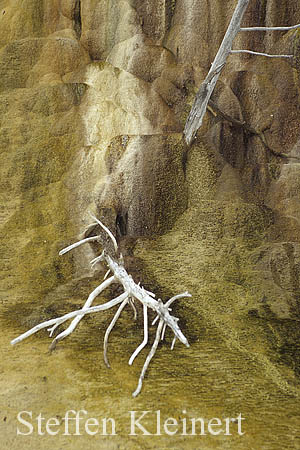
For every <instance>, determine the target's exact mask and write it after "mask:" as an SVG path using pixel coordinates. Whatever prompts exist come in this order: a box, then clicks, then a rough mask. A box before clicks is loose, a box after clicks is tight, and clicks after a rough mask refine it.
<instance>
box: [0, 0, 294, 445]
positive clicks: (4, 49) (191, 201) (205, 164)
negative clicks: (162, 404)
mask: <svg viewBox="0 0 300 450" xmlns="http://www.w3.org/2000/svg"><path fill="white" fill-rule="evenodd" d="M235 5H236V1H235V0H227V1H224V0H209V1H203V0H199V1H194V0H177V1H176V0H164V1H163V0H144V1H137V0H122V1H118V2H117V1H112V0H82V1H80V0H66V1H64V0H26V2H25V1H22V0H14V1H13V0H0V149H1V153H0V158H1V162H0V180H1V181H0V205H1V210H0V230H1V236H0V249H1V250H0V251H1V255H2V268H1V278H0V289H1V291H2V292H3V305H4V306H3V308H4V309H5V311H6V310H10V309H11V314H12V311H13V310H14V311H17V308H18V307H21V306H20V305H22V304H23V302H25V303H26V302H29V305H28V306H27V310H26V311H27V316H28V318H27V319H26V320H25V322H26V321H27V322H26V324H27V325H28V324H32V323H33V322H34V323H36V322H38V321H40V320H38V313H37V312H35V313H34V314H35V315H32V311H33V310H35V309H36V308H37V305H39V302H40V301H41V300H40V299H41V297H42V298H44V299H45V300H44V301H45V302H46V303H45V305H46V306H47V304H48V303H51V302H52V301H53V298H55V297H56V296H58V297H59V295H61V296H62V297H61V298H62V299H63V298H65V297H66V296H68V295H70V294H66V292H71V291H70V289H71V288H70V286H71V284H70V283H71V280H72V279H73V278H74V277H75V278H77V280H80V279H81V280H82V279H84V280H85V282H87V281H86V278H85V277H87V276H88V273H89V272H87V271H86V269H85V266H86V263H87V261H88V260H89V259H90V257H91V255H92V253H93V250H92V249H84V250H78V252H76V253H75V254H74V257H71V256H70V258H69V259H68V258H65V259H62V258H59V257H58V250H59V249H61V248H62V247H63V246H65V245H67V244H68V243H69V242H70V241H72V240H73V239H74V240H75V239H76V238H77V237H78V234H79V233H80V232H81V230H84V229H86V230H87V231H86V233H87V234H88V233H90V231H91V230H90V229H87V226H88V224H89V223H90V218H89V215H88V211H89V210H92V211H93V212H94V213H95V214H98V215H99V216H100V217H102V219H103V221H104V222H106V223H107V224H108V225H109V226H110V228H111V229H112V230H113V231H114V233H115V234H116V235H117V237H118V239H119V240H121V241H122V246H123V247H124V251H125V252H126V251H127V250H128V248H129V247H130V250H128V258H127V262H128V264H129V265H130V267H129V270H130V269H131V270H132V272H133V274H135V275H137V276H138V277H140V278H141V279H142V280H143V279H144V280H146V282H147V283H148V284H149V286H150V287H151V285H152V284H154V285H155V286H156V287H158V288H159V289H161V292H162V295H163V293H164V292H168V293H169V292H170V291H171V292H177V291H178V290H182V287H183V286H184V288H186V289H188V290H189V291H191V293H192V294H193V301H192V302H191V303H190V306H189V307H187V306H186V307H185V309H184V314H185V320H186V322H188V321H189V320H191V321H192V317H191V316H194V315H195V316H194V317H198V318H199V320H202V321H203V323H204V325H203V326H207V327H208V328H211V329H212V330H217V331H216V333H217V337H219V338H220V339H221V340H223V341H222V342H224V343H225V344H218V343H217V344H216V343H213V344H212V343H209V339H208V337H207V343H208V345H212V346H214V345H216V348H215V350H212V354H216V355H219V356H220V355H221V354H222V352H224V351H225V350H224V348H226V349H227V350H226V352H227V351H228V352H233V354H232V355H233V356H232V361H233V362H232V364H231V362H230V363H229V362H228V361H227V362H226V364H227V363H228V367H227V370H228V371H229V373H231V372H230V370H231V368H232V366H234V364H236V365H237V366H236V367H238V368H239V373H240V374H244V375H245V377H246V378H247V373H248V370H250V369H249V366H248V364H249V365H251V364H252V362H249V361H250V360H251V361H255V363H253V364H255V370H254V369H253V370H254V372H255V374H256V375H255V376H254V375H253V380H255V379H256V378H255V377H256V376H257V377H258V378H257V383H259V382H260V381H259V380H263V379H264V377H267V379H268V380H270V383H271V384H272V386H275V387H274V389H275V390H277V391H276V392H278V396H279V397H280V395H281V394H280V393H282V392H289V393H290V394H291V395H296V394H295V393H296V391H297V387H296V386H297V379H296V376H297V375H299V352H297V351H296V350H295V348H296V343H297V340H298V338H299V336H298V334H297V333H298V332H297V329H296V327H295V326H294V325H293V326H291V324H294V323H296V321H298V320H299V317H300V316H299V314H300V285H299V274H300V247H299V245H300V212H299V211H300V165H299V162H300V151H299V149H300V141H299V136H300V112H299V111H300V110H299V92H300V81H299V70H300V64H299V58H300V44H299V42H300V41H299V39H300V32H299V31H290V32H287V33H286V32H276V33H274V32H267V33H262V32H256V33H254V32H251V33H244V34H239V35H238V37H237V39H236V41H235V48H236V49H238V48H248V49H252V50H257V51H264V52H269V53H291V54H293V55H294V59H293V61H292V62H287V61H286V60H266V59H260V58H258V57H251V56H231V57H230V58H229V61H228V64H227V67H226V68H225V70H224V72H223V74H222V76H221V78H220V82H219V83H218V85H217V88H216V90H215V93H214V97H213V101H214V102H215V103H216V104H217V105H218V107H219V108H220V109H221V110H222V111H224V112H225V113H226V114H228V115H230V116H232V117H233V118H236V119H239V120H241V121H245V123H246V124H247V125H249V126H250V127H252V128H254V129H255V130H257V133H258V134H259V133H263V136H264V138H265V142H266V143H267V146H266V145H264V144H263V142H262V140H261V139H260V137H259V136H258V135H254V134H251V133H249V132H247V130H246V129H243V128H238V127H236V126H234V125H233V124H232V123H230V122H228V121H224V120H223V119H222V118H220V117H218V116H214V115H213V114H211V113H210V112H207V115H206V119H205V121H204V125H203V128H202V129H201V130H200V131H199V133H198V137H197V140H196V141H195V143H194V145H193V147H192V148H190V149H187V148H186V147H185V145H184V143H183V140H182V130H183V125H184V123H185V120H186V117H187V114H188V112H189V109H190V107H191V105H192V102H193V99H194V96H195V93H196V91H197V88H198V86H199V85H200V83H201V81H202V80H203V78H204V77H205V75H206V73H207V71H208V68H209V66H210V63H211V62H212V60H213V58H214V56H215V54H216V51H217V49H218V46H219V44H220V41H221V39H222V37H223V35H224V32H225V30H226V27H227V24H228V22H229V19H230V17H231V15H232V13H233V10H234V7H235ZM299 22H300V8H299V5H298V2H297V1H296V0H286V1H284V0H281V1H277V0H266V1H260V0H252V2H250V6H249V10H248V11H247V13H246V16H245V19H244V25H248V26H254V25H256V26H259V25H260V26H263V25H269V26H271V25H273V26H276V25H277V26H279V25H293V24H295V23H299ZM282 154H284V155H285V156H282ZM145 237H147V238H151V240H150V241H148V240H147V239H145ZM127 244H128V245H127ZM134 245H135V248H134ZM126 248H127V250H126ZM68 283H69V284H68ZM76 286H77V285H76ZM73 288H74V286H73ZM88 290H89V289H88V288H86V290H84V288H81V291H80V292H81V295H83V296H84V295H85V293H86V292H88ZM62 292H64V294H59V293H62ZM74 292H75V288H74ZM74 295H75V294H74ZM47 299H48V300H47ZM47 301H48V303H47ZM78 301H79V300H78ZM16 303H17V305H16ZM58 303H59V302H58ZM59 304H60V305H61V303H59ZM53 305H55V302H54V301H53ZM53 305H52V303H51V308H52V309H51V308H50V310H49V311H50V312H51V311H53V308H54V310H55V308H56V307H55V306H53ZM46 306H45V308H46ZM60 307H61V306H60ZM43 311H44V310H43ZM55 311H56V310H55ZM44 313H45V314H46V315H47V311H44ZM16 314H17V312H16ZM51 314H53V313H51ZM12 315H13V314H12ZM25 316H26V314H25ZM200 317H201V319H200ZM14 320H15V319H14ZM201 323H202V322H201ZM24 326H25V323H24V321H23V323H22V324H19V328H22V327H24ZM197 326H198V327H199V326H200V325H195V327H196V328H195V329H197V330H198V331H199V328H197ZM201 326H202V325H201ZM291 330H292V331H291ZM19 331H24V330H23V328H22V330H19ZM15 334H17V332H16V333H15ZM213 336H215V337H216V335H215V334H214V333H213ZM197 339H199V341H198V342H195V346H196V348H197V349H198V350H197V351H198V352H200V353H201V337H197ZM203 339H205V337H204V338H203ZM195 341H196V339H195ZM125 344H126V340H125ZM66 345H67V344H66ZM197 345H198V346H199V348H198V347H197ZM218 345H220V348H219V347H218ZM195 351H196V350H195ZM234 352H235V353H234ZM21 353H22V350H21ZM226 354H227V353H226ZM230 354H231V353H230ZM219 356H217V358H218V357H219ZM185 358H188V356H185ZM205 358H206V357H205V355H204V356H203V361H205ZM198 360H199V361H198V362H197V363H195V367H198V366H197V364H200V365H201V357H199V358H198ZM230 361H231V360H230ZM210 363H211V360H210V359H209V360H208V361H207V362H206V364H207V365H206V368H207V371H208V372H209V371H210ZM23 364H25V363H24V362H23ZM190 364H191V365H192V363H190ZM193 364H194V363H193ZM187 367H189V366H187ZM199 367H200V366H199ZM251 367H252V366H251ZM251 370H252V369H251ZM251 370H250V372H251ZM251 373H252V372H251ZM241 376H242V375H241ZM214 377H215V378H214V382H215V383H216V385H218V380H219V378H218V376H217V375H214ZM253 382H254V381H253ZM230 383H233V386H235V384H234V377H232V379H231V381H230ZM240 383H242V381H241V380H240ZM249 383H250V381H249ZM218 386H219V385H218ZM220 386H221V385H220ZM241 386H242V384H240V385H239V386H238V387H237V388H236V391H235V394H233V393H232V397H233V398H234V405H233V406H232V408H233V409H234V410H238V411H239V410H240V409H239V406H236V405H240V404H241V403H242V400H240V399H241V398H245V396H247V392H246V391H244V390H243V388H242V387H241ZM247 386H248V388H249V385H247ZM268 386H269V385H268ZM268 386H267V385H266V386H265V385H264V388H263V392H264V395H265V398H267V394H268ZM181 388H182V387H180V386H179V390H181ZM248 388H247V389H248ZM157 389H158V390H159V386H157ZM195 389H196V391H195V392H198V391H197V388H195ZM220 389H221V387H220ZM245 389H246V388H245ZM249 389H250V388H249ZM240 390H241V392H240ZM126 395H127V394H126ZM193 395H195V396H196V397H195V398H198V397H197V394H193ZM199 395H200V394H199ZM201 395H202V394H201ZM253 395H254V398H255V399H256V400H257V403H259V402H260V397H259V395H260V394H258V393H257V392H255V393H254V394H253ZM276 395H277V394H276ZM186 396H187V398H189V394H188V393H187V394H186ZM279 397H276V398H277V400H278V398H279ZM207 401H211V400H207ZM266 402H267V400H266ZM275 404H276V402H275V403H274V404H273V403H272V404H266V405H265V407H266V408H271V409H272V408H273V409H274V408H275V406H274V405H275ZM290 407H291V414H292V416H293V413H294V409H293V406H290ZM155 408H156V409H158V408H157V406H155ZM236 408H237V409H236ZM249 408H250V407H249ZM129 409H130V408H129ZM144 409H147V408H146V407H144ZM273 409H272V411H273ZM275 409H276V408H275ZM250 410H251V408H250V409H249V411H250ZM222 411H223V410H222ZM263 411H264V410H263ZM222 414H223V412H222ZM224 414H225V413H224ZM249 414H250V413H249ZM274 414H275V413H274ZM278 414H279V413H278ZM250 415H251V414H250ZM277 419H278V421H279V420H281V418H280V417H279V416H278V418H277ZM253 420H254V419H253ZM286 426H287V427H292V424H287V425H286ZM254 429H255V425H253V430H254ZM291 429H292V428H291ZM290 432H291V431H290ZM250 434H251V433H250ZM249 439H250V441H247V443H246V441H245V445H246V447H245V448H250V447H251V446H252V443H251V438H249ZM280 442H281V441H280ZM284 442H285V441H284V439H283V440H282V445H284ZM209 445H210V444H209ZM212 445H213V444H212ZM282 445H280V446H279V447H278V448H283V447H282ZM184 448H187V447H186V446H185V447H184ZM209 448H210V447H209ZM211 448H214V447H213V446H212V447H211ZM232 448H238V447H234V446H233V447H232ZM240 448H244V447H240ZM253 448H256V447H253ZM257 448H261V445H260V446H258V447H257ZM270 448H271V447H270ZM272 448H273V447H272ZM274 448H275V447H274Z"/></svg>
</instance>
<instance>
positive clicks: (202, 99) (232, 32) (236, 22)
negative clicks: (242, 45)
mask: <svg viewBox="0 0 300 450" xmlns="http://www.w3.org/2000/svg"><path fill="white" fill-rule="evenodd" d="M249 1H250V0H238V4H237V6H236V8H235V11H234V13H233V16H232V18H231V21H230V23H229V26H228V28H227V31H226V33H225V36H224V38H223V41H222V43H221V45H220V48H219V50H218V53H217V55H216V57H215V59H214V61H213V63H212V65H211V68H210V71H209V72H208V74H207V77H206V79H205V80H204V82H203V83H202V84H201V86H200V89H199V91H198V93H197V95H196V99H195V101H194V104H193V106H192V109H191V112H190V114H189V116H188V118H187V121H186V124H185V127H184V131H183V134H184V136H185V140H186V143H187V144H188V145H190V144H191V143H192V141H193V139H194V137H195V135H196V133H197V131H198V129H199V128H200V127H201V125H202V121H203V117H204V114H205V112H206V108H207V104H208V100H209V99H210V97H211V94H212V93H213V90H214V88H215V85H216V83H217V81H218V78H219V76H220V72H221V70H222V68H223V67H224V65H225V64H226V60H227V57H228V56H229V55H230V52H231V49H232V44H233V40H234V38H235V36H236V35H237V33H238V32H239V30H240V24H241V21H242V18H243V16H244V13H245V11H246V9H247V6H248V4H249Z"/></svg>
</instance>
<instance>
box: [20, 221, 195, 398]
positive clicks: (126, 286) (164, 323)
mask: <svg viewBox="0 0 300 450" xmlns="http://www.w3.org/2000/svg"><path fill="white" fill-rule="evenodd" d="M92 217H93V216H92ZM93 219H94V220H96V222H97V223H98V224H99V226H100V227H101V228H102V229H104V230H105V231H106V233H107V234H108V235H109V237H110V238H111V240H112V242H113V245H114V248H115V250H116V251H117V250H118V248H117V242H116V240H115V238H114V236H113V235H112V233H111V231H110V230H109V229H108V228H107V227H106V226H105V225H103V223H102V222H100V221H99V220H98V219H96V218H95V217H93ZM99 239H100V236H99V235H97V236H92V237H89V238H86V239H82V240H81V241H78V242H76V243H75V244H72V245H70V246H68V247H66V248H65V249H63V250H61V251H60V253H59V254H60V255H63V254H65V253H67V252H68V251H70V250H73V249H74V248H76V247H78V246H80V245H83V244H86V243H88V242H92V241H95V240H99ZM122 261H123V258H122V256H120V258H119V260H118V261H117V260H115V259H113V258H112V257H111V256H110V255H109V254H107V253H106V252H105V251H103V252H102V254H101V255H100V256H98V257H96V258H95V259H93V260H92V261H91V265H92V266H93V265H94V264H97V263H99V262H105V263H106V265H107V266H108V269H109V270H108V272H107V274H108V273H109V272H111V273H112V275H111V277H109V278H107V279H105V280H104V281H103V282H102V283H101V284H100V285H99V286H97V287H96V289H94V290H93V291H92V292H91V293H90V295H89V297H88V299H87V300H86V302H85V304H84V305H83V307H82V309H80V310H77V311H72V312H70V313H68V314H65V315H63V316H61V317H57V318H55V319H51V320H47V321H46V322H42V323H40V324H38V325H36V326H35V327H33V328H31V329H30V330H28V331H26V332H25V333H23V334H21V335H20V336H18V337H17V338H15V339H13V340H12V341H11V344H12V345H14V344H17V343H18V342H21V341H22V340H24V339H26V338H27V337H29V336H31V335H32V334H34V333H36V332H37V331H39V330H41V329H43V328H47V329H48V332H49V335H50V337H51V336H52V335H53V333H54V331H55V330H56V328H57V327H58V326H59V325H61V324H63V323H64V322H66V321H67V320H70V319H73V320H72V322H71V323H70V325H69V326H68V328H66V329H65V330H64V331H62V332H61V333H60V334H58V335H57V336H56V337H55V338H54V340H53V341H52V344H51V346H50V349H51V350H53V349H54V348H55V346H56V344H57V343H58V342H59V341H60V340H62V339H64V338H65V337H67V336H69V334H71V333H72V332H73V331H74V330H75V328H76V327H77V325H78V324H79V322H80V320H81V319H83V317H84V316H85V315H86V314H91V313H95V312H99V311H104V310H106V309H110V308H112V307H114V306H117V305H119V307H118V309H117V312H116V313H115V315H114V317H113V319H112V321H111V323H110V325H109V326H108V328H107V330H106V332H105V336H104V344H103V356H104V362H105V364H106V365H107V367H110V365H109V361H108V357H107V349H108V338H109V335H110V333H111V331H112V329H113V327H114V326H115V324H116V322H117V320H118V318H119V317H120V315H121V313H122V311H123V309H124V308H125V307H126V305H128V304H129V305H130V306H131V307H132V308H133V310H134V319H135V318H136V308H135V306H134V300H135V299H136V300H138V301H139V302H141V303H142V305H143V318H144V339H143V341H142V343H141V344H140V345H139V346H138V347H137V349H136V350H135V351H134V352H133V354H132V356H131V357H130V359H129V364H130V365H131V364H132V363H133V361H134V359H135V358H136V357H137V356H138V354H139V353H140V352H141V350H142V349H143V348H144V347H145V346H146V345H147V343H148V336H149V333H148V308H150V309H152V310H153V311H155V313H156V314H157V318H158V319H159V324H158V326H157V331H156V338H155V340H154V343H153V345H152V348H151V350H150V352H149V354H148V356H147V358H146V360H145V363H144V366H143V368H142V371H141V375H140V378H139V381H138V386H137V389H136V390H135V391H134V393H133V394H132V395H133V396H134V397H136V396H137V395H138V394H139V393H140V391H141V388H142V384H143V379H144V376H145V373H146V370H147V368H148V366H149V363H150V361H151V359H152V357H153V356H154V354H155V352H156V350H157V346H158V343H159V340H160V339H163V337H164V333H165V330H166V328H167V327H169V328H170V329H171V330H172V332H173V334H174V339H173V342H172V347H171V348H172V349H173V347H174V342H175V340H176V339H178V340H179V341H181V342H182V343H183V344H184V345H185V346H186V347H189V343H188V341H187V339H186V337H185V336H184V334H183V333H182V331H181V329H180V328H179V326H178V319H177V318H176V317H174V316H172V315H171V314H170V311H171V308H170V306H171V304H172V303H173V302H174V301H175V300H177V299H179V298H182V297H191V295H190V294H189V293H188V292H184V293H183V294H178V295H175V296H174V297H172V298H171V299H169V300H168V301H167V302H166V303H165V304H164V303H163V302H162V301H161V300H160V299H158V300H156V299H155V294H153V293H152V292H149V291H146V290H145V289H144V288H143V287H141V286H140V285H139V284H136V283H135V282H134V281H133V279H132V277H131V275H129V274H128V273H127V271H126V269H125V268H124V266H123V262H122ZM107 274H106V275H105V277H104V278H106V277H107ZM112 283H119V284H121V285H122V287H123V290H124V292H123V294H121V295H119V296H118V297H116V298H114V299H112V300H110V301H109V302H106V303H104V304H103V305H98V306H92V303H93V301H94V300H95V298H96V297H97V296H99V295H100V294H101V293H102V292H103V291H104V290H105V289H106V288H107V287H108V286H110V285H111V284H112ZM48 327H51V328H48Z"/></svg>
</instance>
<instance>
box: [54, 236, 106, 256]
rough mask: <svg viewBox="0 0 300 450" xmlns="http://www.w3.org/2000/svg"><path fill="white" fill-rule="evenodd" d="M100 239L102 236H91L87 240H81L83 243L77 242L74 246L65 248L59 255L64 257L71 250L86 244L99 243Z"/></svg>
mask: <svg viewBox="0 0 300 450" xmlns="http://www.w3.org/2000/svg"><path fill="white" fill-rule="evenodd" d="M99 239H100V236H91V237H88V238H85V239H81V241H78V242H75V243H74V244H71V245H69V246H68V247H66V248H63V249H62V250H61V251H60V252H59V253H58V254H59V255H60V256H62V255H64V254H65V253H67V252H69V251H70V250H73V248H76V247H79V245H82V244H86V243H87V242H92V241H98V240H99Z"/></svg>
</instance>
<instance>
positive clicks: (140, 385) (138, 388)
mask: <svg viewBox="0 0 300 450" xmlns="http://www.w3.org/2000/svg"><path fill="white" fill-rule="evenodd" d="M163 325H164V321H163V320H162V319H160V321H159V324H158V326H157V329H156V336H155V340H154V342H153V344H152V347H151V350H150V352H149V353H148V356H147V358H146V361H145V363H144V366H143V369H142V372H141V375H140V378H139V381H138V385H137V388H136V390H135V391H134V393H133V394H132V397H136V396H137V395H138V394H139V393H140V392H141V389H142V386H143V379H144V377H145V373H146V371H147V369H148V366H149V364H150V361H151V359H152V358H153V356H154V355H155V352H156V350H157V346H158V343H159V339H160V335H161V330H162V327H163Z"/></svg>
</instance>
